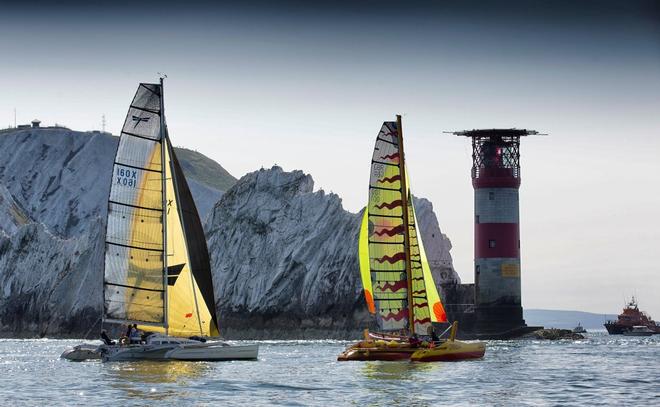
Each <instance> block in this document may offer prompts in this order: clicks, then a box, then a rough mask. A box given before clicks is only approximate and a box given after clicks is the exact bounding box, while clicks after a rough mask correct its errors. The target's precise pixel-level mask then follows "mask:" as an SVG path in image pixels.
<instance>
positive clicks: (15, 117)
mask: <svg viewBox="0 0 660 407" xmlns="http://www.w3.org/2000/svg"><path fill="white" fill-rule="evenodd" d="M14 128H16V108H14Z"/></svg>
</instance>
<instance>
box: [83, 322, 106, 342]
mask: <svg viewBox="0 0 660 407" xmlns="http://www.w3.org/2000/svg"><path fill="white" fill-rule="evenodd" d="M99 321H103V318H101V317H99V318H98V319H97V320H96V321H94V323H93V324H92V326H91V327H90V328H89V330H88V331H87V333H86V334H85V336H83V339H87V337H88V336H89V334H90V333H92V329H94V327H95V326H96V324H98V322H99ZM101 328H103V323H102V322H101Z"/></svg>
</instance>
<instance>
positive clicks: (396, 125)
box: [338, 116, 485, 361]
mask: <svg viewBox="0 0 660 407" xmlns="http://www.w3.org/2000/svg"><path fill="white" fill-rule="evenodd" d="M358 246H359V247H358V251H359V258H360V260H359V263H360V273H361V276H362V285H363V287H364V296H365V300H366V302H367V307H368V309H369V312H370V313H372V314H374V315H375V316H376V321H377V323H378V326H379V329H380V331H381V332H379V333H369V332H368V331H367V330H365V335H364V336H365V337H364V340H362V341H360V342H358V343H357V344H354V345H351V346H350V347H348V348H347V349H346V350H345V351H344V352H342V353H341V354H340V355H339V357H338V360H340V361H346V360H409V359H412V360H419V361H435V360H460V359H470V358H480V357H483V355H484V353H485V345H484V344H483V343H480V342H479V343H467V342H461V341H457V340H455V333H456V324H454V325H453V329H452V334H451V336H450V338H449V340H447V341H438V342H437V343H436V342H433V341H431V340H430V339H429V340H423V339H422V338H421V337H420V335H426V334H427V333H430V332H431V330H432V324H433V323H434V322H447V315H446V313H445V310H444V307H443V305H442V302H441V301H440V295H439V294H438V290H437V288H436V286H435V283H434V282H433V277H432V275H431V269H430V267H429V264H428V261H427V258H426V254H425V252H424V245H423V243H422V239H421V236H420V234H419V230H418V227H417V218H416V215H415V207H414V204H413V201H412V194H411V192H410V187H409V183H408V177H407V174H406V166H405V155H404V145H403V131H402V125H401V116H397V120H396V122H385V123H383V126H382V127H381V130H380V132H379V133H378V136H377V138H376V146H375V148H374V153H373V157H372V160H371V177H370V180H369V203H368V205H367V207H366V208H365V211H364V214H363V218H362V224H361V227H360V237H359V243H358Z"/></svg>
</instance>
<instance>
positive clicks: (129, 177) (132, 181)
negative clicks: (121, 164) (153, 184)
mask: <svg viewBox="0 0 660 407" xmlns="http://www.w3.org/2000/svg"><path fill="white" fill-rule="evenodd" d="M117 184H118V185H122V186H125V187H131V188H136V187H137V171H136V170H127V169H124V168H117Z"/></svg>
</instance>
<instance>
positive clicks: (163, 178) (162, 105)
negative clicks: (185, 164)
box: [160, 77, 168, 335]
mask: <svg viewBox="0 0 660 407" xmlns="http://www.w3.org/2000/svg"><path fill="white" fill-rule="evenodd" d="M164 97H165V92H164V89H163V77H161V78H160V165H161V167H160V171H161V187H162V189H163V323H164V325H163V326H164V327H165V335H167V331H168V320H167V314H168V310H167V291H168V290H167V289H168V286H167V180H166V178H167V171H166V167H165V165H166V164H165V156H166V154H165V153H166V150H167V140H165V134H166V133H165V103H164V102H163V99H164Z"/></svg>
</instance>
